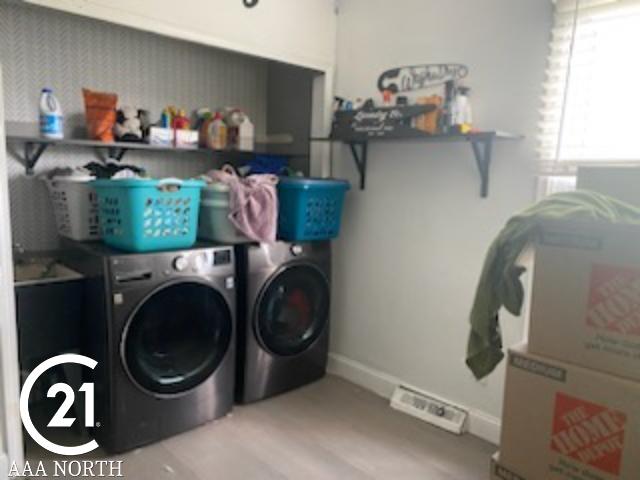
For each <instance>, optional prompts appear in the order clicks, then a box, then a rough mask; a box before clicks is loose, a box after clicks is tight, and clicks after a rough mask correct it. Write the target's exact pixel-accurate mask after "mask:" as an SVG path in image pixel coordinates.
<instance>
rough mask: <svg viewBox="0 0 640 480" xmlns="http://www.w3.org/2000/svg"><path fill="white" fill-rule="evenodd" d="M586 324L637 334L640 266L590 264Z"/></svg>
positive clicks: (639, 333) (639, 320)
mask: <svg viewBox="0 0 640 480" xmlns="http://www.w3.org/2000/svg"><path fill="white" fill-rule="evenodd" d="M587 324H588V325H590V326H592V327H596V328H602V329H605V330H608V331H611V332H616V333H622V334H631V335H640V268H627V267H617V266H613V265H594V266H593V268H592V270H591V282H590V288H589V307H588V310H587Z"/></svg>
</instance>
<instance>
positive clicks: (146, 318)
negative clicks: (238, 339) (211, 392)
mask: <svg viewBox="0 0 640 480" xmlns="http://www.w3.org/2000/svg"><path fill="white" fill-rule="evenodd" d="M232 328H233V323H232V318H231V312H230V310H229V307H228V306H227V302H226V301H225V300H224V298H223V297H222V295H221V294H220V293H219V292H218V291H217V290H215V289H214V288H212V287H211V286H209V285H205V284H203V283H198V282H191V281H189V282H181V283H175V284H171V285H168V286H165V287H163V288H160V289H159V290H156V291H155V292H153V293H152V294H151V295H150V296H149V297H147V298H146V299H145V300H143V301H142V302H141V304H140V305H139V306H138V307H137V308H136V310H135V311H134V312H133V314H132V315H131V317H130V318H129V321H128V322H127V324H126V326H125V330H124V333H123V338H122V352H121V353H122V359H123V362H124V365H125V369H126V370H127V372H128V373H129V375H130V377H131V379H132V380H133V381H134V382H135V383H136V384H137V385H138V386H139V387H141V388H142V389H144V390H145V391H147V392H150V393H153V394H160V395H175V394H180V393H183V392H186V391H189V390H191V389H193V388H195V387H197V386H198V385H200V384H201V383H202V382H204V381H205V380H207V378H209V377H210V376H211V374H213V372H214V371H215V370H216V369H217V368H218V366H219V365H220V363H221V362H222V361H223V359H224V356H225V353H226V352H227V349H228V348H229V344H230V342H231V338H232Z"/></svg>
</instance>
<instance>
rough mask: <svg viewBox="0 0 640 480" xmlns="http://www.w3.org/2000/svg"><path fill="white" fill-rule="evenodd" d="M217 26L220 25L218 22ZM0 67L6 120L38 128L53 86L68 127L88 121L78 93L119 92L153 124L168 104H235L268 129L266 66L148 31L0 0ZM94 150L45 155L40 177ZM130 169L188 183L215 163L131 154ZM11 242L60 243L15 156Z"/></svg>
mask: <svg viewBox="0 0 640 480" xmlns="http://www.w3.org/2000/svg"><path fill="white" fill-rule="evenodd" d="M212 28H215V21H212ZM0 63H2V68H3V74H4V86H5V91H4V98H5V109H6V111H5V115H6V120H7V121H26V122H36V121H37V118H38V100H39V95H40V89H41V88H42V87H44V86H48V87H51V88H53V89H54V92H55V94H56V95H57V97H58V99H59V100H60V102H61V104H62V108H63V110H64V114H65V122H66V123H67V124H68V125H81V124H82V123H83V122H84V119H83V116H82V113H83V111H84V106H83V101H82V93H81V89H82V87H88V88H91V89H94V90H104V91H110V92H116V93H118V95H119V99H120V104H126V105H134V106H139V107H144V108H147V109H149V110H150V111H151V113H152V118H154V119H155V118H157V117H158V116H159V115H160V112H161V110H162V107H163V106H165V105H167V104H172V105H178V106H182V107H184V108H186V109H188V110H193V109H195V108H197V107H201V106H208V107H218V106H226V105H236V106H240V107H242V108H243V109H244V110H245V111H247V112H248V113H249V115H250V116H251V118H252V119H253V120H254V123H255V124H256V129H257V131H258V132H259V133H264V131H265V123H266V93H267V64H266V62H264V61H261V60H259V59H253V58H249V57H244V56H241V55H237V54H234V53H229V52H225V51H221V50H216V49H212V48H207V47H203V46H200V45H195V44H191V43H187V42H182V41H179V40H173V39H169V38H165V37H161V36H157V35H153V34H151V33H145V32H139V31H136V30H133V29H128V28H124V27H119V26H115V25H111V24H109V23H105V22H100V21H96V20H91V19H86V18H83V17H76V16H74V15H70V14H65V13H59V12H56V11H53V10H49V9H45V8H40V7H32V6H25V5H22V4H17V3H15V2H9V1H7V0H0ZM94 155H95V154H94V153H93V151H90V150H86V151H85V150H80V149H63V148H55V149H49V150H47V151H46V152H45V154H44V155H43V156H42V158H41V159H40V162H39V163H38V165H37V167H36V174H39V173H42V172H45V171H47V170H49V169H51V168H54V167H59V166H67V165H71V166H75V165H83V164H85V163H87V162H90V161H93V160H95V159H96V157H95V156H94ZM124 161H125V163H132V164H134V165H139V166H141V167H144V168H146V169H147V171H148V172H149V174H150V175H152V176H177V177H190V176H194V175H197V174H200V173H202V172H203V171H206V170H208V169H209V168H211V167H213V166H214V165H215V162H216V161H215V160H213V159H211V158H210V157H208V156H206V155H203V154H197V153H190V154H180V155H177V156H176V155H171V154H165V153H151V152H144V153H135V152H128V153H127V155H126V156H125V158H124ZM9 176H10V178H9V181H10V195H11V224H12V228H13V240H14V242H18V243H20V244H22V245H23V246H24V247H25V248H26V249H28V250H49V249H55V248H56V247H57V245H58V239H57V235H56V230H55V224H54V220H53V213H52V211H51V207H50V204H49V200H48V197H47V191H46V188H45V186H44V184H43V182H42V181H40V180H38V179H37V176H34V177H28V176H26V175H25V173H24V167H22V165H21V164H20V163H19V161H18V160H17V159H16V158H15V156H13V154H11V153H10V154H9Z"/></svg>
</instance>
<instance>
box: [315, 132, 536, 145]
mask: <svg viewBox="0 0 640 480" xmlns="http://www.w3.org/2000/svg"><path fill="white" fill-rule="evenodd" d="M523 138H524V135H519V134H516V133H509V132H503V131H501V130H491V131H485V132H475V133H468V134H460V133H440V134H436V135H429V134H427V133H422V132H420V133H417V132H416V133H413V134H405V135H403V136H401V137H400V136H374V135H372V136H354V137H350V138H342V137H340V138H338V137H312V138H311V140H313V141H317V142H344V143H364V142H392V141H404V140H421V141H424V142H465V141H466V142H485V141H488V140H521V139H523Z"/></svg>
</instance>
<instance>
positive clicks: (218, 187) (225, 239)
mask: <svg viewBox="0 0 640 480" xmlns="http://www.w3.org/2000/svg"><path fill="white" fill-rule="evenodd" d="M229 190H230V188H229V186H228V185H226V184H224V183H222V182H215V183H211V184H209V185H207V186H206V187H205V188H203V189H202V193H201V198H200V214H199V217H200V219H199V221H198V237H199V238H201V239H203V240H212V241H214V242H219V243H246V242H249V241H250V240H249V239H248V238H247V237H246V236H244V235H243V234H242V232H240V231H238V229H237V228H236V227H235V225H234V224H233V223H231V220H229V214H230V213H231V209H230V208H229Z"/></svg>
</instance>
